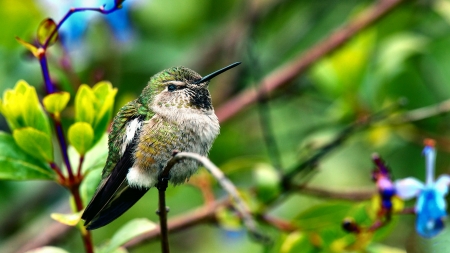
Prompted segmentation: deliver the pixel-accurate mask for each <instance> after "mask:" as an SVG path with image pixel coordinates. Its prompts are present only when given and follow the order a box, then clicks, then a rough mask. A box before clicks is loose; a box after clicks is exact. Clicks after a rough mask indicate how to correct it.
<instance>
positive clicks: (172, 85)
mask: <svg viewBox="0 0 450 253" xmlns="http://www.w3.org/2000/svg"><path fill="white" fill-rule="evenodd" d="M176 89H177V86H176V85H175V84H169V86H167V90H168V91H174V90H176Z"/></svg>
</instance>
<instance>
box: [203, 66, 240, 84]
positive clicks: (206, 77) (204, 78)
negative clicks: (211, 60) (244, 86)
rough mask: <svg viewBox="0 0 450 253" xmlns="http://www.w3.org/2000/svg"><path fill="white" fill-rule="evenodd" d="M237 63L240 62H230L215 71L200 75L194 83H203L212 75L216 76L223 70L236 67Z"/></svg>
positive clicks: (211, 77)
mask: <svg viewBox="0 0 450 253" xmlns="http://www.w3.org/2000/svg"><path fill="white" fill-rule="evenodd" d="M239 64H241V63H240V62H235V63H232V64H230V65H228V66H226V67H225V68H221V69H219V70H216V71H214V72H212V73H211V74H209V75H206V76H204V77H202V78H201V79H200V80H197V81H195V82H194V84H200V83H204V82H206V81H209V80H211V79H213V77H215V76H218V75H220V74H222V73H223V72H225V71H227V70H229V69H232V68H234V67H236V66H237V65H239Z"/></svg>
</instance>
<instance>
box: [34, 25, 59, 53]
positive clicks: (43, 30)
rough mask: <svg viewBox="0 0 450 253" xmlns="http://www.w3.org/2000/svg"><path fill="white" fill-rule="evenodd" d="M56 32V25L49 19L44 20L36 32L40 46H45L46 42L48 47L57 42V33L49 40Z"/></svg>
mask: <svg viewBox="0 0 450 253" xmlns="http://www.w3.org/2000/svg"><path fill="white" fill-rule="evenodd" d="M55 30H56V23H55V21H53V19H51V18H47V19H44V20H43V21H42V22H41V24H39V27H38V30H37V39H38V42H39V44H40V45H41V46H43V45H44V44H45V42H46V41H47V40H48V41H49V42H48V44H47V45H48V46H51V45H53V44H54V43H55V42H56V41H57V40H58V31H56V32H55V33H54V34H53V36H52V37H51V38H50V36H51V35H52V33H53V32H54V31H55Z"/></svg>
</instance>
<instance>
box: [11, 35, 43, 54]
mask: <svg viewBox="0 0 450 253" xmlns="http://www.w3.org/2000/svg"><path fill="white" fill-rule="evenodd" d="M16 40H17V41H18V42H19V43H20V44H22V46H24V47H25V48H26V49H28V50H29V51H30V52H31V53H32V54H33V55H34V57H36V58H39V49H38V48H37V47H35V46H34V45H33V44H31V43H28V42H26V41H24V40H22V39H21V38H19V37H16Z"/></svg>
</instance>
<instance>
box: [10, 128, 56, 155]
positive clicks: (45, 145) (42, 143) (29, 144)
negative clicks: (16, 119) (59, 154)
mask: <svg viewBox="0 0 450 253" xmlns="http://www.w3.org/2000/svg"><path fill="white" fill-rule="evenodd" d="M13 137H14V140H15V141H16V143H17V145H19V147H20V148H21V149H22V150H23V151H25V152H27V153H28V154H30V155H32V156H34V157H36V158H38V159H40V160H42V161H46V162H52V161H53V147H52V140H51V138H50V136H49V135H47V134H46V133H44V132H41V131H39V130H37V129H34V128H32V127H24V128H20V129H16V130H14V131H13Z"/></svg>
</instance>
